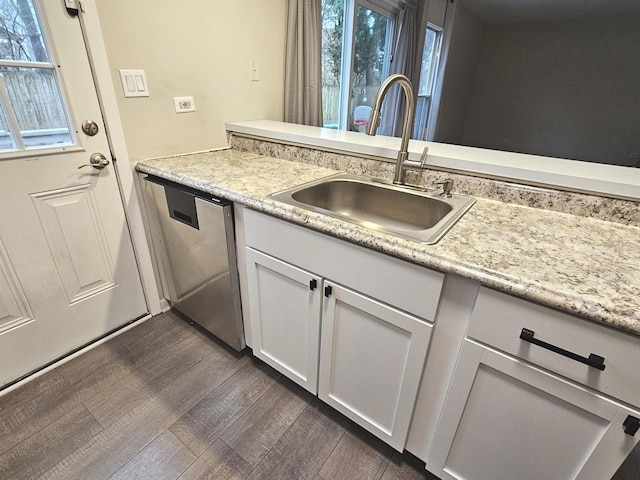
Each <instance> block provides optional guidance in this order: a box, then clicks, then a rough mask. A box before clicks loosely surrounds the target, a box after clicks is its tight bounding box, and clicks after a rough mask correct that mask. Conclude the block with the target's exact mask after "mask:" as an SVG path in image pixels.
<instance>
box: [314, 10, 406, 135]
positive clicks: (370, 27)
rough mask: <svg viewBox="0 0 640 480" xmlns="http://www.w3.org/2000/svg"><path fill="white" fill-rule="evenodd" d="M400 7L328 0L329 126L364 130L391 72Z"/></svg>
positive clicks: (325, 97)
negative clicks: (391, 7)
mask: <svg viewBox="0 0 640 480" xmlns="http://www.w3.org/2000/svg"><path fill="white" fill-rule="evenodd" d="M395 16H396V13H395V12H392V11H390V10H387V9H385V8H384V7H382V6H381V5H378V4H374V3H373V2H372V1H365V0H323V2H322V114H323V123H324V126H325V127H329V128H337V129H340V130H354V131H357V130H360V129H361V128H362V127H363V126H364V125H365V124H366V123H367V122H368V114H367V113H368V112H370V107H371V106H372V105H373V100H374V98H375V94H376V92H377V90H378V88H379V87H380V85H381V84H382V81H383V80H384V79H385V78H386V77H387V76H388V73H389V63H390V61H391V45H392V38H393V24H394V19H395Z"/></svg>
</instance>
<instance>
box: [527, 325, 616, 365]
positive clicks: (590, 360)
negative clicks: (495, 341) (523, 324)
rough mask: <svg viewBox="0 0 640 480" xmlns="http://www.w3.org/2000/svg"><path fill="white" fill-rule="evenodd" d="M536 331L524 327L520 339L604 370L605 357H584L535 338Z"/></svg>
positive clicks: (593, 355)
mask: <svg viewBox="0 0 640 480" xmlns="http://www.w3.org/2000/svg"><path fill="white" fill-rule="evenodd" d="M534 335H535V332H534V331H533V330H529V329H527V328H523V329H522V333H520V339H521V340H524V341H525V342H529V343H533V344H534V345H538V346H539V347H542V348H546V349H547V350H551V351H552V352H555V353H558V354H560V355H563V356H565V357H568V358H570V359H572V360H575V361H576V362H580V363H584V364H585V365H589V366H590V367H593V368H597V369H598V370H604V369H605V364H604V357H601V356H599V355H595V354H593V353H592V354H590V355H589V357H583V356H581V355H578V354H577V353H573V352H570V351H569V350H565V349H564V348H560V347H556V346H555V345H552V344H551V343H547V342H543V341H542V340H538V339H537V338H533V336H534Z"/></svg>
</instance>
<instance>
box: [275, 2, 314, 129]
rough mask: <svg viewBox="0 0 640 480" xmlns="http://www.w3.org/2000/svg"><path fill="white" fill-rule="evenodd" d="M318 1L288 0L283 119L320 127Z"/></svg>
mask: <svg viewBox="0 0 640 480" xmlns="http://www.w3.org/2000/svg"><path fill="white" fill-rule="evenodd" d="M321 12H322V0H289V7H288V14H287V53H286V59H285V80H284V82H285V91H284V121H285V122H290V123H300V124H303V125H313V126H317V127H321V126H322V75H321V72H322V69H321V48H322V47H321V44H322V37H321V35H322V31H321V22H322V20H321V15H322V13H321Z"/></svg>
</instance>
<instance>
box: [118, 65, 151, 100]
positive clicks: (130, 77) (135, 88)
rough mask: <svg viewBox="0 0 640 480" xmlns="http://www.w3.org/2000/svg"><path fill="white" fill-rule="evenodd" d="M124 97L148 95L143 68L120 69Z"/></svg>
mask: <svg viewBox="0 0 640 480" xmlns="http://www.w3.org/2000/svg"><path fill="white" fill-rule="evenodd" d="M120 80H122V89H123V90H124V96H125V97H148V96H149V87H148V86H147V77H146V76H145V74H144V70H120Z"/></svg>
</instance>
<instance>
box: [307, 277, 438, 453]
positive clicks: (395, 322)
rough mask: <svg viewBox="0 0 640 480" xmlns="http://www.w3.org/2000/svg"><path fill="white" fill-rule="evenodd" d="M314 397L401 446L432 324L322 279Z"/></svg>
mask: <svg viewBox="0 0 640 480" xmlns="http://www.w3.org/2000/svg"><path fill="white" fill-rule="evenodd" d="M323 294H324V295H325V298H324V304H323V315H322V342H321V351H320V378H319V383H318V396H319V397H320V399H321V400H323V401H325V402H326V403H328V404H329V405H331V406H332V407H334V408H335V409H336V410H338V411H340V412H341V413H343V414H344V415H345V416H347V417H349V418H350V419H351V420H353V421H354V422H356V423H358V424H359V425H361V426H362V427H364V428H365V429H367V430H369V431H370V432H371V433H373V434H374V435H376V436H378V437H379V438H381V439H383V440H384V441H385V442H387V443H388V444H389V445H391V446H392V447H394V448H395V449H397V450H399V451H402V449H403V448H404V445H405V442H406V439H407V432H408V430H409V422H410V420H411V416H412V414H413V407H414V405H415V401H416V396H417V392H418V385H419V383H420V377H421V375H422V369H423V366H424V362H425V358H426V355H427V349H428V347H429V339H430V336H431V329H432V326H431V324H430V323H427V322H425V321H423V320H420V319H418V318H416V317H413V316H411V315H408V314H406V313H404V312H401V311H400V310H396V309H394V308H391V307H389V306H387V305H385V304H383V303H380V302H378V301H376V300H373V299H371V298H369V297H366V296H364V295H361V294H359V293H356V292H354V291H352V290H349V289H346V288H344V287H341V286H338V285H336V284H333V283H329V282H325V287H324V289H323Z"/></svg>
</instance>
